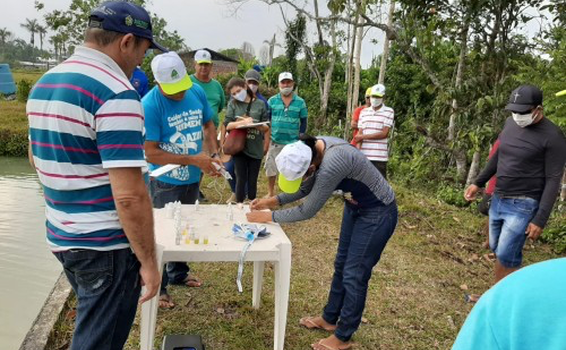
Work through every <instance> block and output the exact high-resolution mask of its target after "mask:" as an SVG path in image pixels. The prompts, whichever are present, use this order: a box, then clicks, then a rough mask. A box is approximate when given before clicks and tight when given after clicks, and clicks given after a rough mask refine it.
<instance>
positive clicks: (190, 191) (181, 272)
mask: <svg viewBox="0 0 566 350" xmlns="http://www.w3.org/2000/svg"><path fill="white" fill-rule="evenodd" d="M149 186H150V193H151V199H152V201H153V207H154V208H157V209H160V208H163V207H165V204H167V203H170V202H175V201H180V202H181V204H194V203H195V202H196V200H197V199H198V194H199V184H198V182H197V183H194V184H190V185H171V184H168V183H165V182H162V181H159V180H155V179H151V182H150V184H149ZM189 271H190V269H189V265H187V263H184V262H170V263H167V266H166V268H165V269H164V270H163V279H162V280H161V291H160V294H167V284H169V283H171V284H183V283H184V281H185V279H186V278H187V276H188V275H189Z"/></svg>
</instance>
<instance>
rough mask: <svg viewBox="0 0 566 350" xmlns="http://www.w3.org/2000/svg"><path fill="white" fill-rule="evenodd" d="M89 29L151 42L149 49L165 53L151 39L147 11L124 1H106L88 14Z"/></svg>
mask: <svg viewBox="0 0 566 350" xmlns="http://www.w3.org/2000/svg"><path fill="white" fill-rule="evenodd" d="M88 27H89V28H100V29H104V30H108V31H112V32H118V33H125V34H129V33H131V34H133V35H135V36H137V37H140V38H145V39H147V40H149V41H151V46H150V48H152V49H159V50H161V51H163V52H167V51H169V50H167V49H166V48H165V47H163V46H161V45H159V44H158V43H156V42H155V40H154V39H153V32H152V28H151V17H150V16H149V14H148V13H147V11H146V10H145V9H144V8H143V7H141V6H138V5H136V4H132V3H131V2H126V1H106V2H104V3H102V4H100V6H98V7H97V8H95V9H94V10H92V11H91V12H90V17H89V20H88Z"/></svg>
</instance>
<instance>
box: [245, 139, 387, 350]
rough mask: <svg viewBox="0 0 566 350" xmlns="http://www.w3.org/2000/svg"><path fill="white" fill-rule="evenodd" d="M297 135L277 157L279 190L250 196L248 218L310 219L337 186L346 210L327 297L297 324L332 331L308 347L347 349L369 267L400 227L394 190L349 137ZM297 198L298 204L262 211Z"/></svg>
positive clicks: (359, 315)
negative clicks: (319, 312)
mask: <svg viewBox="0 0 566 350" xmlns="http://www.w3.org/2000/svg"><path fill="white" fill-rule="evenodd" d="M299 140H300V141H297V142H295V143H291V144H289V145H286V146H285V147H284V148H283V149H282V150H281V152H280V154H279V155H278V156H277V158H276V164H277V169H278V170H279V180H278V181H279V187H280V188H281V190H282V191H283V192H284V193H282V194H279V195H277V196H274V197H270V198H267V199H256V200H255V201H253V202H252V203H251V209H252V211H251V212H250V213H248V214H247V218H248V221H250V222H269V221H274V222H278V223H286V222H296V221H301V220H307V219H310V218H312V217H313V216H314V215H315V214H316V213H317V212H318V211H319V210H320V209H321V208H322V207H323V206H324V204H325V203H326V201H327V200H328V198H330V196H332V193H333V192H334V191H335V190H342V192H343V193H344V203H345V204H344V214H343V218H342V228H341V231H340V240H339V243H338V253H337V254H336V260H335V263H334V266H335V271H334V277H333V279H332V284H331V286H330V294H329V297H328V301H327V304H326V306H325V307H324V311H323V313H322V315H321V316H318V317H304V318H302V319H301V320H300V322H299V323H300V325H302V326H303V327H306V328H308V329H322V330H326V331H329V332H332V333H333V334H332V335H331V336H329V337H327V338H324V339H321V340H320V341H318V342H317V343H314V344H312V348H313V349H316V350H328V349H338V350H344V349H349V348H351V347H352V343H351V341H350V339H351V338H352V335H353V334H354V332H356V330H357V329H358V327H359V325H360V322H361V319H362V313H363V310H364V307H365V301H366V294H367V291H368V282H369V279H370V278H371V275H372V269H373V267H374V266H375V265H376V264H377V262H378V261H379V258H380V256H381V253H382V251H383V249H384V248H385V245H386V244H387V242H388V241H389V238H390V237H391V235H392V234H393V232H394V230H395V226H396V225H397V204H396V202H395V194H394V193H393V189H392V188H391V187H390V186H389V184H388V183H387V181H385V179H384V178H383V177H382V176H380V175H379V172H378V170H377V169H376V168H375V167H374V166H373V165H372V164H371V163H370V162H369V161H368V159H367V158H366V157H365V156H364V155H363V154H362V153H361V152H360V151H358V150H357V149H356V148H355V147H353V146H352V145H350V144H349V143H347V142H346V141H344V140H342V139H338V138H335V137H327V136H323V137H318V138H314V137H312V136H308V135H305V134H303V135H301V136H300V138H299ZM303 198H304V199H303ZM301 199H303V200H302V203H301V204H300V205H298V206H295V207H291V208H288V209H280V210H275V211H273V212H271V211H261V210H264V209H275V208H277V207H278V206H280V205H285V204H289V203H292V202H296V201H299V200H301Z"/></svg>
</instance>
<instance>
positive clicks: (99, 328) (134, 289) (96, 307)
mask: <svg viewBox="0 0 566 350" xmlns="http://www.w3.org/2000/svg"><path fill="white" fill-rule="evenodd" d="M53 254H54V255H55V257H56V258H57V259H58V260H59V261H60V262H61V264H62V265H63V269H64V271H65V274H66V275H67V279H68V280H69V283H70V284H71V286H72V287H73V290H74V291H75V294H76V295H77V318H76V321H75V332H74V334H73V341H72V344H71V349H72V350H79V349H80V350H100V349H108V350H114V349H116V350H118V349H122V348H123V346H124V344H125V343H126V340H127V339H128V334H129V333H130V328H131V327H132V323H133V322H134V317H135V316H136V308H137V305H138V299H139V296H140V291H141V279H140V273H139V270H140V263H139V261H138V259H137V258H136V256H135V255H134V253H132V250H131V249H129V248H127V249H119V250H111V251H96V250H84V249H80V250H69V251H64V252H56V253H53Z"/></svg>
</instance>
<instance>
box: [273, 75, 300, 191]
mask: <svg viewBox="0 0 566 350" xmlns="http://www.w3.org/2000/svg"><path fill="white" fill-rule="evenodd" d="M294 87H295V81H294V80H293V74H291V73H289V72H283V73H281V74H279V91H280V92H279V93H278V94H277V95H275V96H273V97H271V98H270V99H269V101H268V103H269V107H270V109H271V129H270V130H271V142H270V143H269V151H268V152H267V158H266V159H265V175H267V178H268V179H269V194H268V196H269V197H273V196H274V195H275V178H276V177H277V174H278V173H279V172H278V171H277V166H276V165H275V158H276V157H277V156H278V155H279V152H281V150H282V149H283V147H284V146H285V145H288V144H290V143H293V142H296V141H298V140H299V135H300V134H304V133H305V132H306V131H307V117H308V111H307V105H306V103H305V100H303V99H302V98H300V97H299V96H298V95H297V94H296V93H294V92H293V89H294Z"/></svg>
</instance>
